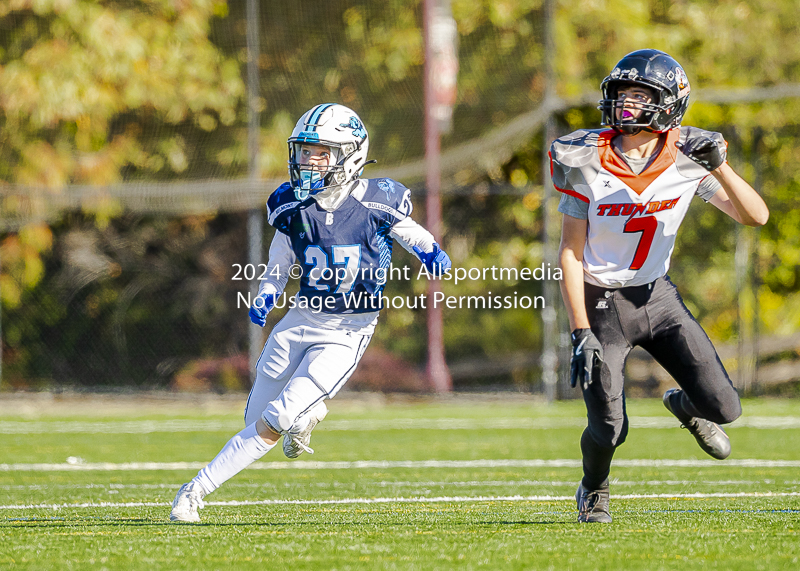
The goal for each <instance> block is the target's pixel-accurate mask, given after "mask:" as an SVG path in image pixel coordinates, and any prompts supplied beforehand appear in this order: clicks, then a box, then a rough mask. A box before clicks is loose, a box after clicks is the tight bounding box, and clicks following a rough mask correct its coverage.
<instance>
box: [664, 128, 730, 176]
mask: <svg viewBox="0 0 800 571" xmlns="http://www.w3.org/2000/svg"><path fill="white" fill-rule="evenodd" d="M675 146H676V147H678V149H679V150H680V151H681V152H682V153H683V154H684V155H686V156H687V157H689V158H690V159H692V160H693V161H694V162H696V163H697V164H698V165H700V166H701V167H703V168H704V169H706V170H707V171H709V172H711V171H713V170H716V169H718V168H719V167H720V165H721V164H722V163H724V162H725V153H724V151H722V150H720V148H719V145H717V143H716V141H714V139H712V138H711V137H705V136H701V137H696V138H694V139H687V140H686V142H685V143H681V142H677V143H675Z"/></svg>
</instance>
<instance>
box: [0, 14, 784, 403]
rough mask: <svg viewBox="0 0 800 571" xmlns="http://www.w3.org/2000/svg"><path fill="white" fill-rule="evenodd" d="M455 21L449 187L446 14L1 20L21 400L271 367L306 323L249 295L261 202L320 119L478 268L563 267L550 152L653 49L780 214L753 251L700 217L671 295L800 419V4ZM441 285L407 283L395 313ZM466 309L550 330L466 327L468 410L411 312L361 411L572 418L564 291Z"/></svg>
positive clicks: (399, 288) (728, 223)
mask: <svg viewBox="0 0 800 571" xmlns="http://www.w3.org/2000/svg"><path fill="white" fill-rule="evenodd" d="M428 1H430V0H428ZM437 7H438V9H439V10H440V16H441V17H442V18H444V19H443V20H440V23H441V22H445V23H446V22H447V21H454V23H455V28H454V29H455V31H456V34H454V36H453V38H452V39H454V40H455V41H454V42H451V43H450V44H448V45H447V46H445V52H446V53H447V55H448V56H449V57H450V58H451V59H450V60H448V61H449V63H450V64H451V65H450V68H449V69H451V71H455V70H452V63H453V62H452V58H453V56H457V76H456V77H457V82H456V89H455V91H454V92H451V93H450V95H452V96H453V97H454V102H453V105H452V106H451V107H448V108H447V109H445V110H444V111H443V115H440V116H439V119H438V123H437V125H438V126H439V127H443V128H441V129H438V130H437V139H438V137H439V136H440V144H441V157H440V159H441V160H440V165H441V170H440V173H439V175H438V178H436V179H435V180H437V181H440V183H439V184H436V183H435V182H434V183H432V182H431V181H432V180H434V179H431V178H430V177H431V174H430V173H429V172H428V171H426V164H429V163H426V161H425V149H426V129H425V127H426V121H425V116H426V113H425V111H426V105H425V101H426V99H425V97H424V93H425V89H424V84H425V81H424V78H425V73H424V70H425V65H424V64H425V61H426V57H425V54H426V49H425V48H426V42H425V40H424V38H425V36H424V33H423V30H424V29H426V27H425V25H424V24H425V22H426V19H425V17H424V15H425V14H426V13H428V12H426V10H425V6H424V5H423V1H422V0H411V1H409V0H380V1H378V0H362V1H356V2H353V1H347V2H345V1H342V0H327V1H325V2H321V1H318V0H304V1H303V2H285V1H278V2H276V1H263V0H262V1H260V2H257V1H256V0H248V1H245V0H241V1H238V2H234V1H231V2H225V1H222V0H193V1H188V0H139V1H136V0H119V1H88V0H5V1H4V2H2V3H0V121H2V126H1V127H0V231H2V234H1V235H0V268H1V271H2V273H1V274H0V298H1V299H2V314H1V318H0V327H1V329H2V380H1V381H0V390H4V391H10V390H50V391H61V390H103V391H108V390H152V389H170V390H176V391H216V392H233V391H246V390H248V389H249V386H250V375H251V367H250V365H249V360H250V359H251V353H252V351H253V350H255V351H256V352H258V351H260V349H261V345H262V344H263V341H264V337H263V335H264V334H265V333H267V332H268V330H269V327H270V326H271V325H274V323H276V322H277V320H278V319H279V318H280V317H281V316H282V315H283V313H284V311H281V310H276V311H274V312H273V313H272V314H270V318H269V322H268V326H267V328H266V330H264V331H262V330H260V329H257V328H255V327H254V326H252V325H251V324H250V321H249V319H248V317H247V309H246V308H245V307H241V306H240V307H237V293H239V292H242V293H247V292H252V291H254V290H255V288H256V285H257V284H256V282H255V281H252V280H251V281H247V280H235V279H233V278H234V277H235V276H236V274H237V269H236V267H235V265H236V264H239V265H245V264H247V263H252V262H254V261H255V262H257V261H265V257H266V251H267V248H268V246H269V242H270V241H271V239H272V233H273V230H272V229H271V228H269V226H268V225H266V224H265V221H264V214H265V209H264V202H265V201H266V198H267V197H268V196H269V194H270V193H271V192H272V190H274V189H275V188H276V187H277V186H278V185H279V184H280V183H281V182H283V181H284V180H286V178H287V173H286V170H287V169H286V160H287V146H286V139H287V137H288V136H289V134H290V132H291V129H292V127H293V125H294V123H295V121H296V120H297V118H298V117H299V116H300V115H301V114H302V113H303V112H305V111H306V110H307V109H309V108H310V107H312V106H313V105H315V104H317V103H322V102H338V103H342V104H344V105H347V106H349V107H351V108H352V109H354V110H355V111H356V112H358V113H359V115H360V116H361V118H362V119H363V121H364V123H365V124H366V127H367V129H368V131H369V134H370V157H371V158H373V159H376V160H377V161H378V164H377V165H373V166H370V167H368V170H367V171H366V172H365V173H364V176H365V177H373V178H374V177H377V176H389V177H393V178H396V179H397V180H399V181H401V182H403V183H404V184H405V185H407V186H409V187H410V188H412V190H413V195H412V196H413V198H414V202H415V214H414V218H415V219H416V220H418V221H420V222H422V223H423V224H425V223H426V214H428V213H426V203H428V204H430V203H429V202H427V199H428V198H429V195H431V193H430V192H429V191H430V190H431V187H432V184H433V185H434V186H437V187H439V192H440V194H441V211H442V217H443V221H442V225H441V231H440V233H441V238H442V240H443V243H444V246H445V248H446V249H447V251H448V253H449V254H450V256H451V257H452V259H453V262H454V264H455V265H456V266H460V267H465V268H470V267H475V268H483V267H491V266H498V267H506V268H523V267H528V268H538V267H541V266H542V264H547V263H551V264H552V265H553V266H554V265H555V262H554V252H555V248H556V247H557V243H558V234H559V231H560V215H558V214H557V212H556V211H555V208H556V205H557V200H558V197H557V196H555V195H556V194H557V193H554V192H553V189H552V188H551V186H550V182H549V172H548V167H547V162H546V151H547V148H548V147H549V143H550V141H551V140H552V139H553V138H555V137H556V136H558V135H561V134H565V133H568V132H570V131H572V130H574V129H576V128H580V127H597V126H599V120H600V113H599V111H597V110H596V104H597V100H598V99H599V84H600V82H601V80H602V79H603V77H605V75H607V74H608V72H609V71H610V70H611V69H612V67H613V65H614V64H615V63H616V62H617V61H618V60H619V59H620V58H621V57H622V56H623V55H625V54H626V53H628V52H630V51H633V50H635V49H640V48H644V47H652V48H657V49H662V50H664V51H667V52H668V53H670V54H671V55H672V56H673V57H675V58H676V59H677V60H678V61H680V62H681V63H682V65H683V66H684V68H685V70H686V72H687V74H688V76H689V79H690V82H691V85H692V104H691V106H690V108H689V112H688V114H687V115H686V117H685V120H684V123H685V124H690V125H695V126H698V127H702V128H705V129H710V130H714V131H720V132H722V133H723V134H724V135H725V137H726V139H727V141H728V142H729V160H730V162H731V164H732V166H733V167H734V168H735V169H736V170H737V171H738V172H739V173H740V174H742V175H743V176H744V177H745V178H746V179H747V180H748V181H750V182H751V183H752V184H753V185H754V186H755V187H756V188H757V189H758V190H759V191H760V192H761V193H762V195H763V196H764V198H765V200H766V201H767V204H768V205H769V207H770V209H771V212H772V216H771V218H770V221H769V223H768V224H767V225H766V226H765V227H763V228H760V229H753V228H744V227H741V226H737V225H736V224H735V223H734V222H733V221H732V220H730V219H728V218H727V217H726V216H725V215H723V214H722V213H721V212H719V211H717V209H715V208H713V207H711V206H708V205H705V204H704V203H703V202H702V201H700V200H697V201H696V203H695V204H693V205H692V207H691V208H690V211H689V214H688V216H687V219H686V221H685V222H684V224H683V227H682V229H681V232H680V233H679V235H678V242H677V246H676V250H675V253H674V255H673V262H672V269H671V270H670V276H671V277H672V279H673V281H674V282H675V283H676V284H677V285H678V287H679V289H680V291H681V292H682V294H683V296H684V299H685V301H686V303H687V305H688V306H689V308H690V309H691V310H692V311H693V312H694V314H695V316H696V317H697V318H698V320H699V321H700V322H701V323H702V324H703V326H704V327H705V328H706V330H707V331H708V333H709V335H710V336H711V338H712V340H713V341H714V342H715V343H716V344H717V346H718V348H719V350H720V354H721V357H722V358H723V361H724V362H725V364H726V366H727V368H728V370H729V372H730V373H731V376H732V378H733V379H734V380H735V383H736V385H737V387H738V388H739V389H740V390H741V391H742V392H744V393H748V394H778V395H792V396H798V395H800V382H799V381H800V355H799V354H798V351H800V333H798V331H800V327H799V326H800V243H799V242H800V210H798V209H797V206H798V203H799V202H800V200H798V190H800V166H798V164H800V145H798V142H800V42H798V41H797V37H798V32H800V13H799V12H798V11H797V9H796V8H797V6H796V3H795V2H792V1H787V0H778V1H775V0H770V1H769V2H767V1H766V0H747V1H738V0H736V1H734V0H713V1H712V0H709V1H705V0H696V1H683V0H675V1H670V0H625V1H621V0H597V1H583V2H572V1H567V0H560V1H556V0H452V1H451V2H450V3H449V6H448V5H447V3H445V2H438V3H437ZM450 14H451V15H452V20H449V19H448V18H449V15H450ZM428 22H430V20H428ZM444 28H445V32H443V34H444V35H446V28H447V26H446V25H445V26H444ZM429 47H430V46H429ZM428 53H429V58H430V51H429V52H428ZM445 87H446V86H445ZM447 97H448V94H447V93H446V94H445V99H447ZM450 111H452V117H451V119H448V117H447V114H448V113H449V112H450ZM439 132H441V134H440V135H438V133H439ZM429 134H430V133H429ZM429 150H430V149H429ZM433 190H436V189H433ZM395 252H396V253H395V258H394V262H395V264H396V265H404V264H407V265H410V266H412V267H413V268H414V269H415V270H416V268H417V267H418V263H417V262H416V261H415V260H413V259H412V258H411V256H408V255H407V254H406V253H405V251H403V250H402V249H400V248H396V249H395ZM426 287H427V284H426V283H425V282H424V281H422V282H418V281H415V280H412V281H409V282H401V281H393V282H390V284H389V285H388V286H387V290H386V293H387V295H390V296H393V295H413V294H420V293H424V292H425V291H426ZM442 287H443V289H444V291H445V292H446V293H447V294H448V295H486V294H487V293H488V292H490V291H491V292H492V293H493V294H495V295H511V294H513V292H517V295H518V296H523V295H528V296H535V295H540V296H544V298H545V301H546V304H547V308H546V309H544V310H542V309H536V310H533V309H527V310H526V309H508V310H483V311H480V310H467V309H460V310H458V309H456V310H445V311H444V312H443V315H442V317H443V320H444V329H443V347H444V355H445V356H446V361H447V365H448V370H449V376H448V379H447V381H448V382H447V383H446V384H445V385H444V386H433V385H431V383H430V381H429V379H428V377H427V375H426V369H425V363H426V359H427V353H428V346H429V344H428V327H427V324H426V320H427V317H428V316H427V315H426V313H425V311H424V310H421V309H420V310H413V309H393V308H390V309H386V310H384V312H383V314H382V316H381V319H380V323H379V326H378V328H377V331H376V335H375V337H374V339H373V341H372V345H371V347H370V348H369V350H368V351H367V353H366V356H365V358H364V360H363V362H362V365H361V367H360V368H359V370H358V371H357V373H356V375H355V376H354V377H353V379H352V380H351V381H350V383H349V385H348V388H349V389H350V390H380V391H406V392H425V391H432V390H440V391H441V390H445V391H446V390H450V389H452V390H455V391H462V392H463V391H488V390H506V391H520V392H533V393H542V394H544V395H546V396H547V397H548V398H567V397H570V396H574V395H572V394H571V393H572V391H570V390H568V388H567V387H566V386H565V381H564V374H565V373H564V371H565V367H566V366H568V360H569V351H568V348H567V346H568V337H567V335H568V331H567V329H568V326H567V324H566V319H565V316H564V312H563V306H562V304H561V300H560V296H559V294H558V284H557V283H556V282H553V281H547V280H545V281H536V280H534V281H514V280H504V281H488V280H487V281H482V280H481V281H466V282H463V283H461V284H458V285H457V286H456V285H454V284H453V283H452V282H444V283H443V284H442ZM296 289H297V284H296V283H293V284H292V285H290V288H289V290H288V291H289V292H293V291H295V290H296ZM254 347H255V349H253V348H254ZM628 374H629V378H630V383H629V394H631V395H656V394H659V393H660V391H661V390H662V389H663V387H664V385H665V384H667V383H669V382H670V381H669V378H668V377H667V375H666V373H664V372H663V370H661V369H660V368H659V367H658V366H656V365H654V364H653V363H652V362H651V361H649V360H648V359H647V358H646V356H645V355H643V354H639V353H634V354H633V355H632V358H631V359H630V361H629V364H628ZM556 380H557V382H556Z"/></svg>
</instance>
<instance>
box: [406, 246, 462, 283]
mask: <svg viewBox="0 0 800 571" xmlns="http://www.w3.org/2000/svg"><path fill="white" fill-rule="evenodd" d="M414 253H415V254H416V255H417V257H418V258H419V260H420V262H422V263H423V264H425V269H427V270H428V272H430V273H435V274H436V275H438V276H441V275H442V274H443V273H444V272H445V270H449V269H450V268H452V267H453V262H451V261H450V256H448V255H447V252H445V251H444V250H442V249H441V248H440V247H439V244H437V243H436V242H434V243H433V251H432V252H429V253H425V252H423V251H422V250H421V249H420V248H418V247H417V246H414Z"/></svg>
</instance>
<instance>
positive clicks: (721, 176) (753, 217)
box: [711, 163, 769, 226]
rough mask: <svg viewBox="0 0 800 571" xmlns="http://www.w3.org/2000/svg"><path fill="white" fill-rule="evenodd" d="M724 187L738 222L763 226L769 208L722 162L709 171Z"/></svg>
mask: <svg viewBox="0 0 800 571" xmlns="http://www.w3.org/2000/svg"><path fill="white" fill-rule="evenodd" d="M711 174H712V175H713V176H714V178H716V179H717V180H718V181H719V183H720V184H721V185H722V188H723V189H725V192H726V193H727V195H728V198H729V199H730V201H731V204H733V207H734V208H735V209H736V213H737V214H738V215H739V222H741V223H742V224H745V225H747V226H763V225H764V224H766V223H767V220H768V219H769V209H768V208H767V205H766V203H765V202H764V200H763V199H762V198H761V196H760V195H759V194H758V193H757V192H756V191H755V189H753V187H752V186H750V185H749V184H748V183H747V181H745V180H744V179H743V178H742V177H740V176H739V175H738V174H736V172H735V171H734V170H733V169H732V168H731V167H730V165H728V163H723V164H722V165H721V166H720V167H719V168H718V169H716V170H714V171H712V173H711Z"/></svg>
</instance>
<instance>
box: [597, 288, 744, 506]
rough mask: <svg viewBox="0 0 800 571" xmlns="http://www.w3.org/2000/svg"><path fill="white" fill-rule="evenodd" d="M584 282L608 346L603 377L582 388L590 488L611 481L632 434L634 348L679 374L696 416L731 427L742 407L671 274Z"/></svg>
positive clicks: (600, 337)
mask: <svg viewBox="0 0 800 571" xmlns="http://www.w3.org/2000/svg"><path fill="white" fill-rule="evenodd" d="M584 285H585V288H584V292H585V298H586V311H587V313H588V316H589V323H590V324H591V327H592V332H593V333H594V334H595V336H596V337H597V339H598V340H599V341H600V343H601V344H602V346H603V365H602V367H601V369H600V375H599V378H596V379H594V382H592V384H590V385H589V388H588V389H586V390H585V391H583V399H584V401H585V402H586V409H587V412H588V415H587V416H588V419H589V425H588V427H587V428H586V430H585V431H584V433H583V436H582V437H581V451H582V452H583V473H584V479H583V485H584V487H586V488H587V489H590V490H592V489H597V488H599V487H600V486H601V485H602V483H603V482H604V481H605V480H606V479H607V478H608V474H609V470H610V467H611V458H612V457H613V455H614V449H615V448H616V447H617V446H619V445H620V444H622V443H623V442H624V441H625V437H626V436H627V433H628V417H627V414H626V413H625V393H624V390H623V370H624V368H625V360H626V358H627V357H628V354H629V353H630V351H631V349H632V348H633V347H635V346H639V347H642V348H643V349H645V350H646V351H647V352H648V353H650V354H651V355H652V356H653V358H654V359H655V360H656V361H658V363H659V364H660V365H661V366H662V367H664V369H666V370H667V372H668V373H669V374H670V375H672V377H673V378H674V379H675V381H676V382H677V383H678V385H680V387H681V388H682V389H683V390H684V391H685V393H686V396H687V397H688V398H689V400H690V401H691V405H693V408H694V411H695V415H696V416H700V417H701V418H705V419H708V420H710V421H712V422H716V423H718V424H726V423H729V422H733V421H734V420H736V419H737V418H738V417H739V415H740V414H741V413H742V407H741V403H740V402H739V395H738V394H737V392H736V389H734V388H733V384H732V383H731V380H730V378H728V373H726V372H725V368H724V367H723V366H722V362H721V361H720V360H719V356H718V355H717V352H716V350H715V349H714V346H713V345H712V344H711V340H710V339H709V338H708V336H707V335H706V333H705V331H703V328H702V327H701V326H700V324H699V323H697V321H695V319H694V317H692V314H691V313H690V312H689V310H688V309H687V308H686V306H685V305H684V304H683V300H682V299H681V296H680V295H679V294H678V290H677V289H676V288H675V285H674V284H673V283H672V282H671V281H670V279H669V277H662V278H659V279H657V280H656V281H654V282H652V283H650V284H647V285H643V286H635V287H625V288H619V289H605V288H601V287H597V286H594V285H591V284H588V283H587V284H584ZM698 413H699V414H698Z"/></svg>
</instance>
